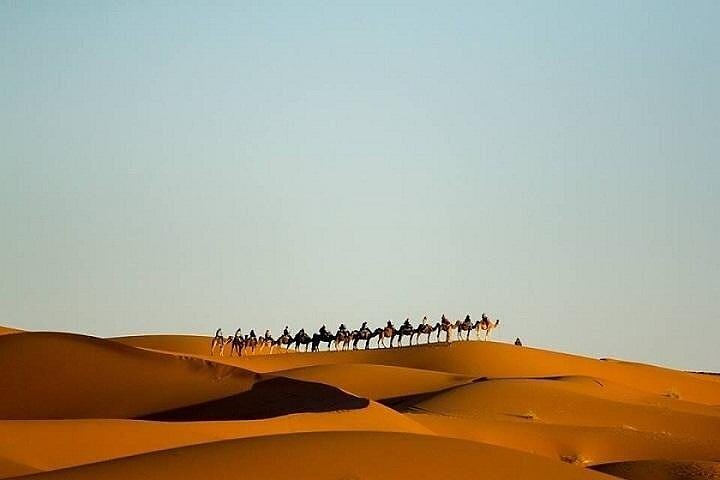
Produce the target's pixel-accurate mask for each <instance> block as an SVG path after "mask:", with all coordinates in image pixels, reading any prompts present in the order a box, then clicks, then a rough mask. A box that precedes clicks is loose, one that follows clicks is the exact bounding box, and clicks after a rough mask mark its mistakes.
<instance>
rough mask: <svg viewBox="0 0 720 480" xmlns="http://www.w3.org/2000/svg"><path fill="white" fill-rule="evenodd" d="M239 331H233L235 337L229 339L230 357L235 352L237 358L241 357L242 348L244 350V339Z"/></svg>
mask: <svg viewBox="0 0 720 480" xmlns="http://www.w3.org/2000/svg"><path fill="white" fill-rule="evenodd" d="M240 330H241V329H239V328H238V329H237V330H235V335H233V336H232V337H231V339H230V342H231V345H230V356H231V357H232V356H233V353H235V352H237V356H238V357H241V356H242V351H243V348H245V339H244V338H243V337H242V335H240Z"/></svg>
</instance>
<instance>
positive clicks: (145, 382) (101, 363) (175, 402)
mask: <svg viewBox="0 0 720 480" xmlns="http://www.w3.org/2000/svg"><path fill="white" fill-rule="evenodd" d="M0 374H1V375H2V377H1V378H2V383H3V391H4V392H11V394H4V395H2V396H1V397H0V419H50V418H133V417H137V416H140V415H147V414H149V413H153V412H158V411H164V410H168V409H171V408H177V407H181V406H185V405H191V404H195V403H199V402H203V401H207V400H212V399H216V398H221V397H225V396H228V395H232V394H235V393H239V392H242V391H245V390H247V389H249V388H250V387H251V386H252V385H253V383H254V382H255V379H256V375H255V374H253V373H251V372H247V371H245V370H242V369H240V368H233V367H228V366H226V365H216V364H213V363H209V362H205V361H202V360H198V359H194V358H180V357H170V356H167V355H163V354H158V353H152V352H148V351H144V350H140V349H135V348H131V347H127V346H124V345H120V344H117V343H115V342H110V341H106V340H101V339H97V338H92V337H85V336H81V335H71V334H65V333H17V334H13V335H3V336H1V337H0Z"/></svg>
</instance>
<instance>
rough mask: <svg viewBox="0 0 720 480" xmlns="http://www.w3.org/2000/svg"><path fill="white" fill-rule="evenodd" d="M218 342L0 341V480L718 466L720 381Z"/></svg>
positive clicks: (489, 346) (451, 353)
mask: <svg viewBox="0 0 720 480" xmlns="http://www.w3.org/2000/svg"><path fill="white" fill-rule="evenodd" d="M209 345H210V338H208V337H199V336H198V337H194V336H187V335H181V336H175V335H151V336H141V337H124V338H120V339H113V340H101V339H96V338H92V337H84V336H80V335H70V334H54V333H16V334H13V335H3V336H0V382H2V383H1V384H0V386H2V392H3V395H2V396H0V418H5V419H27V420H4V421H3V420H0V478H7V477H10V476H12V475H18V474H25V473H32V472H34V471H38V470H39V471H46V473H41V474H39V475H38V477H36V478H44V477H48V478H100V477H102V478H111V479H112V478H134V477H140V478H146V477H148V478H160V479H162V478H168V479H170V478H173V479H174V478H175V477H177V478H196V477H198V478H199V477H200V476H201V475H202V476H203V478H204V477H207V476H208V475H213V474H215V473H214V472H216V471H217V469H218V468H219V466H220V465H228V466H232V465H238V466H239V467H238V469H237V473H238V474H242V475H244V476H250V477H253V476H269V477H271V478H278V477H288V478H290V477H292V478H295V477H300V478H321V479H322V478H402V477H405V476H407V477H418V478H430V477H432V478H437V477H438V476H441V477H442V478H478V477H481V478H539V479H551V478H553V479H554V478H559V479H563V478H614V477H607V476H604V474H601V473H599V472H597V471H594V470H591V469H589V468H587V467H592V468H597V469H598V470H604V471H608V472H609V471H611V470H612V469H616V470H613V472H614V473H616V474H622V475H627V476H628V477H627V478H649V477H643V476H642V475H646V474H647V473H648V472H650V473H654V474H656V475H658V477H657V478H664V477H662V475H675V474H676V473H677V472H681V473H682V472H685V471H692V468H700V469H701V470H699V471H702V472H703V474H706V473H708V472H712V471H713V470H712V469H713V468H715V467H714V465H715V464H712V463H706V462H718V461H720V381H719V380H720V379H719V378H718V376H715V375H707V374H699V373H686V372H680V371H676V370H672V369H667V368H660V367H655V366H651V365H642V364H637V363H631V362H622V361H616V360H596V359H591V358H585V357H581V356H576V355H568V354H563V353H557V352H550V351H544V350H539V349H533V348H527V347H516V346H514V345H506V344H502V343H496V342H477V341H475V342H455V343H452V344H437V345H423V346H419V347H404V348H394V349H389V348H388V349H381V350H359V351H346V352H318V353H295V352H290V353H285V352H284V353H283V354H282V355H277V354H273V355H268V354H261V355H251V356H244V357H242V358H237V357H234V358H229V357H219V356H212V357H211V356H209V355H208V353H209V352H208V350H209ZM5 392H10V394H9V395H8V394H5ZM373 400H378V401H380V402H382V403H383V404H384V405H381V404H379V403H375V402H374V401H373ZM90 418H92V419H90ZM141 418H142V419H143V420H139V419H141ZM43 419H65V420H43ZM83 419H86V420H83ZM132 419H134V420H132ZM358 459H359V460H358ZM668 461H671V462H675V463H667V462H668ZM93 462H100V463H93ZM611 462H612V463H611ZM678 462H689V463H678ZM569 464H572V465H569ZM240 466H241V467H242V468H240ZM66 467H72V468H66ZM688 468H689V469H690V470H688ZM57 469H63V470H57ZM683 469H684V470H683ZM703 469H704V470H703ZM223 472H224V471H223ZM230 472H232V469H229V470H228V473H230ZM682 474H683V475H684V474H685V473H682ZM678 475H680V474H678ZM708 475H709V474H708ZM667 478H671V477H667ZM677 478H685V477H682V476H679V477H677ZM708 478H712V477H708Z"/></svg>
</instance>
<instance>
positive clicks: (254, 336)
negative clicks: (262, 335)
mask: <svg viewBox="0 0 720 480" xmlns="http://www.w3.org/2000/svg"><path fill="white" fill-rule="evenodd" d="M250 338H252V339H253V340H256V339H257V335H255V330H250Z"/></svg>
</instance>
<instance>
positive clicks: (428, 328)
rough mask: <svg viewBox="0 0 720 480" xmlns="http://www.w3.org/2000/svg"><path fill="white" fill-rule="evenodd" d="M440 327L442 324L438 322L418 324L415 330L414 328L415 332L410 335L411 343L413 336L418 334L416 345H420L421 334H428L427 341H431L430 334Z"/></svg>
mask: <svg viewBox="0 0 720 480" xmlns="http://www.w3.org/2000/svg"><path fill="white" fill-rule="evenodd" d="M438 328H440V324H439V323H437V324H435V326H432V325H430V324H429V323H421V324H420V325H418V326H417V328H416V329H415V330H413V333H412V334H411V335H410V345H412V341H413V336H415V335H417V336H416V337H415V345H420V335H427V342H426V343H430V334H431V333H432V332H434V331H435V330H437V329H438Z"/></svg>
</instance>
